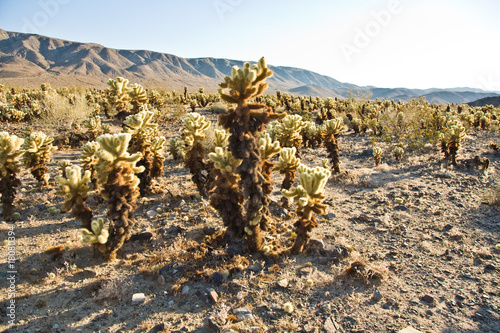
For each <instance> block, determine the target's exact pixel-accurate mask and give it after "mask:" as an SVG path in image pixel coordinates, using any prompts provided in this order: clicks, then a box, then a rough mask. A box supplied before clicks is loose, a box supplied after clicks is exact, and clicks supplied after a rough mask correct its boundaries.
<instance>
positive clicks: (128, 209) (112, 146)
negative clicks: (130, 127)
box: [96, 133, 144, 260]
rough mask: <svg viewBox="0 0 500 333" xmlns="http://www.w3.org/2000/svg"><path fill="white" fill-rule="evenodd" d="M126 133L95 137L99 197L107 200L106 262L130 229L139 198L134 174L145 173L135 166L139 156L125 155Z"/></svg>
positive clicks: (137, 182) (137, 181)
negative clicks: (107, 236) (98, 147)
mask: <svg viewBox="0 0 500 333" xmlns="http://www.w3.org/2000/svg"><path fill="white" fill-rule="evenodd" d="M131 138H132V137H131V135H130V134H129V133H120V134H115V135H110V134H105V135H101V136H100V137H98V138H97V142H98V143H99V146H100V149H99V150H98V151H97V156H98V158H99V161H98V163H97V165H96V170H97V174H98V178H97V181H98V185H99V186H100V188H101V195H102V196H103V197H104V198H105V199H106V200H108V218H109V219H110V220H111V223H110V226H109V239H108V242H107V243H106V254H107V256H108V259H109V260H114V259H115V258H116V252H117V251H118V250H119V249H120V248H121V247H122V246H123V243H124V242H125V240H126V239H127V238H128V237H129V236H130V232H131V230H132V221H131V219H130V218H131V217H132V213H133V211H134V210H135V208H136V204H135V203H136V201H137V198H138V197H139V178H138V177H137V176H136V175H135V174H136V173H141V172H143V171H144V167H143V166H142V167H137V166H136V163H137V162H139V160H140V159H141V154H140V153H135V154H133V155H130V154H129V153H128V152H127V149H128V145H129V142H130V140H131Z"/></svg>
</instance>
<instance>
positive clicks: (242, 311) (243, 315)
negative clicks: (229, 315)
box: [233, 307, 254, 321]
mask: <svg viewBox="0 0 500 333" xmlns="http://www.w3.org/2000/svg"><path fill="white" fill-rule="evenodd" d="M233 313H234V315H235V316H236V319H238V321H253V320H254V319H253V315H252V313H251V312H250V310H249V309H248V308H247V307H243V308H237V309H233Z"/></svg>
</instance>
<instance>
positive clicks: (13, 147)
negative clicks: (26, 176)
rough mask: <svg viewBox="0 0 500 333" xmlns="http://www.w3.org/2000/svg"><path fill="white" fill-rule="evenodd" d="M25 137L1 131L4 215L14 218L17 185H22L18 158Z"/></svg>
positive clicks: (0, 189) (0, 175) (0, 179)
mask: <svg viewBox="0 0 500 333" xmlns="http://www.w3.org/2000/svg"><path fill="white" fill-rule="evenodd" d="M22 144H23V139H21V138H18V137H17V136H15V135H9V133H7V132H0V193H1V194H2V208H3V217H4V219H5V220H7V221H8V220H10V219H11V218H12V213H13V210H14V198H15V196H16V192H17V191H16V187H18V186H19V185H21V180H20V179H19V178H18V176H17V174H18V173H19V171H20V168H19V162H18V161H17V159H18V158H19V156H21V155H22V154H23V153H24V151H23V150H21V149H20V148H21V145H22Z"/></svg>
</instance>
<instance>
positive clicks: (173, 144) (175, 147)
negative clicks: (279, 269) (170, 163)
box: [167, 138, 186, 162]
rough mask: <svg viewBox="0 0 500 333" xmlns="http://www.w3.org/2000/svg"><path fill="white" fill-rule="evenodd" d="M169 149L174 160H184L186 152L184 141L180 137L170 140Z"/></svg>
mask: <svg viewBox="0 0 500 333" xmlns="http://www.w3.org/2000/svg"><path fill="white" fill-rule="evenodd" d="M167 151H168V152H169V153H170V154H171V155H172V157H173V158H174V161H178V162H179V161H182V160H183V159H184V156H185V155H186V152H185V150H184V142H183V141H182V140H179V139H178V138H172V139H170V140H169V141H168V145H167Z"/></svg>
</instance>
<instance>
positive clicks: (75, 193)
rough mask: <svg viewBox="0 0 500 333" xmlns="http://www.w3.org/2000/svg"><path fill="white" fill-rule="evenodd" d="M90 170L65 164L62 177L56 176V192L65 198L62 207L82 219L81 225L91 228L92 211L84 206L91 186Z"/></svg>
mask: <svg viewBox="0 0 500 333" xmlns="http://www.w3.org/2000/svg"><path fill="white" fill-rule="evenodd" d="M90 175H91V173H90V171H89V170H86V171H84V173H83V175H82V169H81V168H80V167H79V166H67V167H66V169H65V175H64V177H56V182H57V183H58V186H59V187H58V190H57V194H58V195H60V196H62V197H64V198H65V202H64V204H63V206H62V209H63V210H64V211H66V212H71V216H73V217H74V218H78V219H79V220H80V221H82V224H83V227H84V228H86V229H87V230H89V231H90V230H91V226H90V224H91V221H92V211H91V210H90V208H88V207H87V206H85V200H87V198H88V196H89V194H90V192H91V188H90V187H89V186H88V184H89V183H90Z"/></svg>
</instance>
